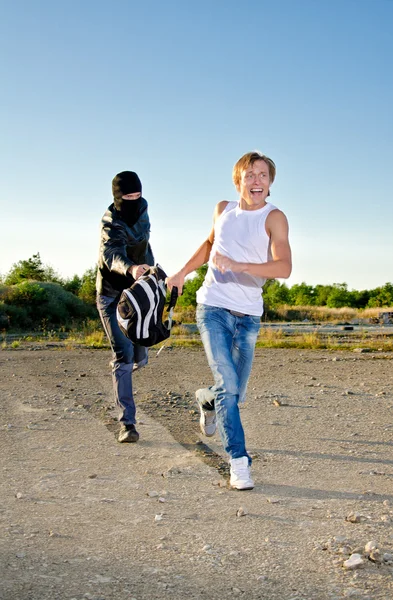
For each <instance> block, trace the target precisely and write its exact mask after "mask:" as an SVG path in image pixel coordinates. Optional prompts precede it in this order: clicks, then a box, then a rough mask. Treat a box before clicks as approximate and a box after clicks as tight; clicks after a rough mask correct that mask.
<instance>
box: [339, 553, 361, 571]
mask: <svg viewBox="0 0 393 600" xmlns="http://www.w3.org/2000/svg"><path fill="white" fill-rule="evenodd" d="M363 564H364V560H363V559H362V557H361V556H360V554H351V556H350V557H349V558H348V560H345V561H344V563H343V567H344V569H358V568H359V567H361V566H362V565H363Z"/></svg>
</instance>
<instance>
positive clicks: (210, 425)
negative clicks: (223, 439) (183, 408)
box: [195, 388, 217, 437]
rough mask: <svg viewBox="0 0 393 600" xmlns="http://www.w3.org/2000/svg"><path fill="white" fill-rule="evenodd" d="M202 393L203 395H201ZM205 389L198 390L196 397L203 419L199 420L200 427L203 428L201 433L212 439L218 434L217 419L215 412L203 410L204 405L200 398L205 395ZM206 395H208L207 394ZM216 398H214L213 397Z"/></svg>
mask: <svg viewBox="0 0 393 600" xmlns="http://www.w3.org/2000/svg"><path fill="white" fill-rule="evenodd" d="M199 392H201V393H199ZM203 392H205V389H204V388H202V389H201V390H197V391H196V392H195V397H196V400H197V402H198V406H199V410H200V413H201V417H200V419H199V425H200V427H201V431H202V433H203V434H204V435H206V436H207V437H212V436H213V435H214V434H215V433H216V428H217V418H216V411H215V410H207V409H205V408H203V403H202V400H201V398H200V396H202V395H204V394H203ZM205 395H206V394H205ZM213 398H214V396H213Z"/></svg>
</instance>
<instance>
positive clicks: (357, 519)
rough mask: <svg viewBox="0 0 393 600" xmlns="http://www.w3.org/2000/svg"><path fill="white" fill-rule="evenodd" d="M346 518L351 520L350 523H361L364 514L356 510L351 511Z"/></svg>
mask: <svg viewBox="0 0 393 600" xmlns="http://www.w3.org/2000/svg"><path fill="white" fill-rule="evenodd" d="M345 520H346V521H349V522H350V523H360V522H361V520H362V515H360V514H359V513H356V512H355V513H354V512H351V513H349V515H347V516H346V517H345Z"/></svg>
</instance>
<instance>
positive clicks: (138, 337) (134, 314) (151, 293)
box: [117, 265, 177, 346]
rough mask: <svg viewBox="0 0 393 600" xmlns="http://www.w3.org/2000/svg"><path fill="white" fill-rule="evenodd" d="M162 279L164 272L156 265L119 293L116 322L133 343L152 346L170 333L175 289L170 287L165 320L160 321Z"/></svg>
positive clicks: (164, 277)
mask: <svg viewBox="0 0 393 600" xmlns="http://www.w3.org/2000/svg"><path fill="white" fill-rule="evenodd" d="M165 279H166V274H165V272H164V271H163V269H162V268H161V267H160V265H156V266H155V267H150V269H149V270H148V271H146V273H145V274H144V275H143V276H142V277H139V279H137V280H136V281H135V283H134V284H133V285H132V286H131V287H130V288H127V289H125V290H123V291H122V293H121V296H120V300H119V303H118V305H117V322H118V324H119V327H120V330H121V331H122V332H123V333H124V335H125V336H127V337H128V338H129V339H130V340H131V341H132V342H134V344H139V345H140V346H154V345H155V344H158V343H159V342H162V341H163V340H166V339H167V338H169V336H170V333H171V327H172V315H173V309H174V307H175V304H176V300H177V288H173V290H172V293H171V298H170V302H169V306H168V308H167V310H168V311H169V316H168V320H167V321H165V322H163V320H162V319H163V312H164V307H165V298H166V285H165Z"/></svg>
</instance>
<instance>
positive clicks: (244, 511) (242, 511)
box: [236, 506, 248, 517]
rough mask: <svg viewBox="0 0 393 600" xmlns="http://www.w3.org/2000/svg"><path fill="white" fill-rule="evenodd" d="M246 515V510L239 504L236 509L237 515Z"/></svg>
mask: <svg viewBox="0 0 393 600" xmlns="http://www.w3.org/2000/svg"><path fill="white" fill-rule="evenodd" d="M246 515H248V510H247V509H246V508H245V507H244V506H240V507H239V508H238V509H237V511H236V516H237V517H245V516H246Z"/></svg>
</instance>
